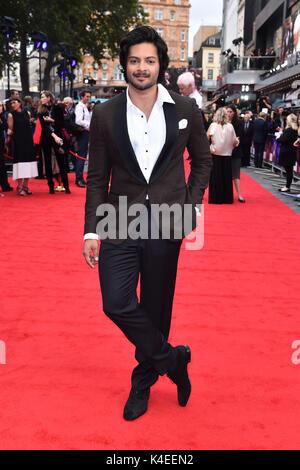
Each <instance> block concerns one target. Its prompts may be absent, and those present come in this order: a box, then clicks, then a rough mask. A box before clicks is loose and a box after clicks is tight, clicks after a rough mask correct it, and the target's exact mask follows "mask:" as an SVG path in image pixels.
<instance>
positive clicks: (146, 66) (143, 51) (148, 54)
mask: <svg viewBox="0 0 300 470" xmlns="http://www.w3.org/2000/svg"><path fill="white" fill-rule="evenodd" d="M159 70H160V64H159V58H158V54H157V48H156V46H155V45H154V44H152V43H148V42H143V43H141V44H135V45H134V46H131V47H130V49H129V54H128V59H127V67H126V73H127V80H128V83H129V84H130V85H131V86H133V87H134V88H135V89H137V90H148V89H149V88H152V87H153V86H156V84H157V80H158V75H159Z"/></svg>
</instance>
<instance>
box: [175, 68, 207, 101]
mask: <svg viewBox="0 0 300 470" xmlns="http://www.w3.org/2000/svg"><path fill="white" fill-rule="evenodd" d="M177 85H178V88H179V93H180V94H181V95H182V96H189V97H190V98H193V99H194V100H196V103H197V105H198V106H199V108H200V109H201V108H202V96H201V95H200V93H199V91H198V90H197V89H196V85H195V77H194V75H193V74H192V73H191V72H184V73H182V74H181V75H179V77H178V79H177Z"/></svg>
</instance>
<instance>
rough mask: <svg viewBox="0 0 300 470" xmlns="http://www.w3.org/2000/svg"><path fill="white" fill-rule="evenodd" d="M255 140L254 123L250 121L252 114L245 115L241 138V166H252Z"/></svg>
mask: <svg viewBox="0 0 300 470" xmlns="http://www.w3.org/2000/svg"><path fill="white" fill-rule="evenodd" d="M252 138H253V122H251V121H250V114H248V113H246V114H245V115H244V122H243V133H242V136H241V149H242V153H243V156H242V163H241V166H249V165H250V149H251V144H252Z"/></svg>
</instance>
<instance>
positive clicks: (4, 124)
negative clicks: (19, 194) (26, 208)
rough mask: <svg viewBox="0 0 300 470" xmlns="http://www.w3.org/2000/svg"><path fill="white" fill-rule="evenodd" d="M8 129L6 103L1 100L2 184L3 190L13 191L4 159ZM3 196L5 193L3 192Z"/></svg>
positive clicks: (0, 176) (0, 172)
mask: <svg viewBox="0 0 300 470" xmlns="http://www.w3.org/2000/svg"><path fill="white" fill-rule="evenodd" d="M6 131H7V122H6V119H5V116H4V105H3V103H1V102H0V186H1V188H2V191H3V192H6V191H12V190H13V188H12V187H11V186H10V185H9V183H8V179H7V173H6V168H5V160H4V146H5V137H4V132H6ZM2 196H3V194H2Z"/></svg>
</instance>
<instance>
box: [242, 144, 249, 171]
mask: <svg viewBox="0 0 300 470" xmlns="http://www.w3.org/2000/svg"><path fill="white" fill-rule="evenodd" d="M250 149H251V144H245V145H242V152H243V156H242V163H241V166H249V165H250Z"/></svg>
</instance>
